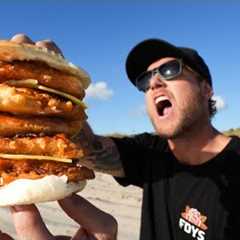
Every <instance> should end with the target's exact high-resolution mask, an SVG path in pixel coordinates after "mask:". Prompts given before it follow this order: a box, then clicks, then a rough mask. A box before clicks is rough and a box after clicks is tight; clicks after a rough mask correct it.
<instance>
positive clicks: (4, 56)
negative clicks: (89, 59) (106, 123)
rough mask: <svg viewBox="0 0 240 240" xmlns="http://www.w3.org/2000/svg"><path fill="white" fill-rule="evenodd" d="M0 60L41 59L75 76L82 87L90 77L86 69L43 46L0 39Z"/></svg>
mask: <svg viewBox="0 0 240 240" xmlns="http://www.w3.org/2000/svg"><path fill="white" fill-rule="evenodd" d="M0 60H2V61H6V62H12V61H14V60H20V61H42V62H45V63H46V64H48V65H49V66H50V67H52V68H56V69H58V70H61V71H64V72H67V73H69V74H72V75H74V76H76V77H77V78H78V79H79V80H80V81H81V83H82V85H83V88H84V89H86V88H87V87H88V85H89V84H90V77H89V75H88V74H87V72H86V71H84V70H83V69H82V68H80V67H77V66H75V65H74V64H72V63H70V62H68V61H67V60H66V59H64V58H63V57H62V56H61V55H60V54H58V53H56V52H54V51H51V50H49V49H47V48H44V47H38V46H35V45H32V44H26V43H22V44H20V43H15V42H10V41H5V40H0Z"/></svg>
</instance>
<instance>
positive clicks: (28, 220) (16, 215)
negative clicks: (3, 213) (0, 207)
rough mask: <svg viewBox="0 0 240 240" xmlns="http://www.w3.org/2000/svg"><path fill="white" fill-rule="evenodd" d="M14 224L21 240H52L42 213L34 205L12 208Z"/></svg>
mask: <svg viewBox="0 0 240 240" xmlns="http://www.w3.org/2000/svg"><path fill="white" fill-rule="evenodd" d="M10 210H11V213H12V217H13V223H14V226H15V229H16V232H17V235H18V236H19V239H34V240H52V239H54V237H53V236H52V235H51V233H50V232H49V231H48V229H47V227H46V225H45V224H44V222H43V220H42V218H41V216H40V213H39V211H38V209H37V207H36V206H34V205H23V206H14V207H11V208H10Z"/></svg>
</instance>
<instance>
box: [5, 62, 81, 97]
mask: <svg viewBox="0 0 240 240" xmlns="http://www.w3.org/2000/svg"><path fill="white" fill-rule="evenodd" d="M24 79H36V80H38V81H39V83H40V84H42V85H44V86H47V87H50V88H54V89H57V90H59V91H63V92H66V93H69V94H71V95H73V96H75V97H78V98H80V99H82V98H83V97H84V95H85V92H84V88H83V86H82V83H81V82H80V81H79V79H77V77H76V76H74V75H70V74H69V73H65V72H62V71H60V70H57V69H54V68H51V67H49V66H48V65H47V64H46V63H43V62H39V61H13V62H11V63H8V62H1V61H0V83H3V82H6V81H8V80H24Z"/></svg>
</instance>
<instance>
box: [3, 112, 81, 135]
mask: <svg viewBox="0 0 240 240" xmlns="http://www.w3.org/2000/svg"><path fill="white" fill-rule="evenodd" d="M0 123H1V124H0V136H2V137H14V136H16V135H25V134H28V133H34V134H42V135H49V136H52V135H55V134H57V133H63V134H65V135H67V136H73V135H75V134H77V133H78V132H79V131H80V130H81V128H82V125H83V120H80V119H79V120H73V121H66V119H65V120H64V119H60V118H50V117H41V118H40V117H23V116H14V115H10V114H4V113H1V114H0Z"/></svg>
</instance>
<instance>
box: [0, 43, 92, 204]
mask: <svg viewBox="0 0 240 240" xmlns="http://www.w3.org/2000/svg"><path fill="white" fill-rule="evenodd" d="M89 83H90V79H89V76H88V74H87V73H86V72H85V71H84V70H82V69H80V68H79V67H76V66H75V65H73V64H71V63H70V62H68V61H66V60H65V59H64V58H63V57H62V56H61V55H59V54H57V53H55V52H52V51H49V50H48V49H46V48H42V47H41V48H40V47H36V46H34V45H31V44H18V43H14V42H9V41H0V206H7V205H15V204H29V203H37V202H44V201H51V200H57V199H61V198H64V197H66V196H68V195H70V194H71V193H73V192H77V191H80V190H82V189H83V188H84V186H85V182H86V180H87V179H92V178H94V173H93V171H92V170H90V169H88V168H86V167H83V166H81V165H80V163H79V159H81V158H82V157H83V156H84V149H82V147H81V146H80V145H79V144H78V143H76V142H75V141H74V136H76V135H77V134H79V132H80V131H81V128H82V126H83V122H84V121H85V120H86V114H85V108H86V107H85V105H84V103H83V102H82V99H83V97H84V95H85V89H86V88H87V87H88V85H89Z"/></svg>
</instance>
